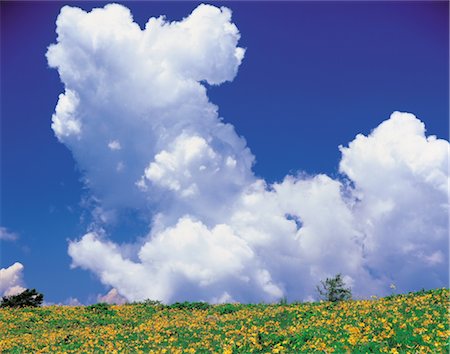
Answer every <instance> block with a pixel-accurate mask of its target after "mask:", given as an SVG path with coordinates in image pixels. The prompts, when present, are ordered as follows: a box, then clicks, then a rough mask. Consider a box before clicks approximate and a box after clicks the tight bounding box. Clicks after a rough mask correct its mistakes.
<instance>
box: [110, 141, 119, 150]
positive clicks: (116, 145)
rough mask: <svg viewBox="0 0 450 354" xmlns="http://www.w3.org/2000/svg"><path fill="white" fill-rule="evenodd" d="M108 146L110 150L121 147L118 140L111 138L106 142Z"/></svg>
mask: <svg viewBox="0 0 450 354" xmlns="http://www.w3.org/2000/svg"><path fill="white" fill-rule="evenodd" d="M108 147H109V148H110V149H111V150H120V149H122V146H121V145H120V142H119V141H118V140H112V141H110V142H109V143H108Z"/></svg>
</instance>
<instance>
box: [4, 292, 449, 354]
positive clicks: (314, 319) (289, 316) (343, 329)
mask: <svg viewBox="0 0 450 354" xmlns="http://www.w3.org/2000/svg"><path fill="white" fill-rule="evenodd" d="M448 308H449V289H436V290H431V291H423V292H418V293H410V294H407V295H395V296H390V297H387V298H381V299H372V300H361V301H346V302H341V303H337V304H332V303H328V302H321V303H298V304H289V305H286V304H279V305H266V304H258V305H240V304H224V305H216V306H210V305H208V304H204V303H183V304H175V305H172V306H163V305H159V304H156V303H139V304H132V305H122V306H108V305H104V304H97V305H93V306H88V307H68V306H49V307H42V308H26V309H0V352H2V353H21V352H27V353H28V352H33V353H37V352H46V353H55V352H62V351H63V352H72V353H75V352H94V351H96V352H98V351H102V352H108V353H113V352H115V351H117V352H133V353H134V352H139V351H141V352H157V353H164V352H170V353H210V352H219V353H232V352H263V353H266V352H273V353H279V352H308V353H310V352H326V353H331V352H339V353H341V352H366V353H367V352H390V353H397V352H405V351H407V352H423V353H427V352H429V353H431V352H433V353H435V352H448V343H449V336H450V331H449V325H448Z"/></svg>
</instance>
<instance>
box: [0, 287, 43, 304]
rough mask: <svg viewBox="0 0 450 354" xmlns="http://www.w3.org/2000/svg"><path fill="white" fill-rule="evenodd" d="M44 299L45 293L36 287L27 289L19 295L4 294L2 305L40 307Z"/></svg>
mask: <svg viewBox="0 0 450 354" xmlns="http://www.w3.org/2000/svg"><path fill="white" fill-rule="evenodd" d="M43 301H44V295H42V294H41V293H38V292H37V291H36V289H31V290H30V289H26V290H25V291H23V292H21V293H20V294H17V295H11V296H3V297H2V301H1V304H0V307H38V306H41V304H42V302H43Z"/></svg>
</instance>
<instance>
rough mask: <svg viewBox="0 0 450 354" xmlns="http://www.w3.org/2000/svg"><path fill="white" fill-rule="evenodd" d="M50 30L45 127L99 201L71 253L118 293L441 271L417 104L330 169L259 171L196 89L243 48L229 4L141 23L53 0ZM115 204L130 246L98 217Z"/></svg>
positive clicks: (218, 294)
mask: <svg viewBox="0 0 450 354" xmlns="http://www.w3.org/2000/svg"><path fill="white" fill-rule="evenodd" d="M57 33H58V39H57V43H56V44H54V45H52V46H50V47H49V50H48V53H47V58H48V61H49V65H50V66H51V67H54V68H57V69H58V72H59V74H60V76H61V79H62V81H63V82H64V84H65V89H66V94H65V95H63V96H60V100H59V102H58V105H57V107H56V112H55V114H54V116H53V125H52V127H53V130H54V132H55V134H56V136H57V137H58V139H59V140H60V141H61V142H62V143H64V144H65V145H66V146H67V147H68V148H69V149H70V150H71V151H72V152H73V154H74V157H75V159H76V160H77V163H78V164H79V165H80V167H81V169H82V171H84V176H85V181H86V184H87V186H88V187H89V188H90V191H91V192H92V200H95V201H96V203H95V205H94V206H92V208H91V211H92V219H93V225H91V228H90V232H88V233H87V234H86V235H84V236H82V237H81V239H79V240H75V241H72V242H70V245H69V254H70V256H71V257H72V260H73V266H78V267H82V268H84V269H87V270H90V271H92V272H93V273H95V274H96V275H97V276H98V277H99V279H100V281H101V282H102V283H104V284H106V285H108V286H111V287H113V288H114V290H115V291H116V292H117V294H120V295H121V296H123V297H124V298H126V299H127V300H129V301H135V300H143V299H147V298H149V299H159V300H163V301H177V300H180V301H181V300H207V301H213V302H223V301H228V300H230V301H240V302H246V301H261V300H264V301H274V300H277V299H279V298H281V297H282V296H287V297H288V298H289V299H290V300H298V299H300V300H301V299H310V298H311V296H312V295H314V290H315V285H316V284H318V282H319V280H321V279H324V278H325V277H327V276H332V275H334V274H336V273H338V272H341V273H343V275H344V277H345V279H346V281H347V282H348V283H349V284H350V283H351V284H352V286H353V287H354V293H355V294H356V295H363V296H364V295H365V296H369V295H373V294H383V293H387V292H388V291H389V289H388V287H389V284H391V283H392V282H395V283H396V284H397V288H398V291H409V290H413V289H416V288H421V287H437V286H444V285H447V279H448V255H447V254H446V253H444V252H443V251H442V250H447V249H448V239H447V236H448V230H449V228H448V219H447V218H448V182H449V180H448V166H447V164H448V148H449V144H448V142H447V141H445V140H439V139H437V138H436V137H427V136H426V135H425V128H424V124H423V123H422V122H421V121H420V120H419V119H417V118H416V117H415V116H414V115H412V114H408V113H399V112H395V113H394V114H393V115H392V116H391V117H390V119H388V120H386V121H385V122H383V123H381V124H380V125H379V126H378V127H377V128H376V129H375V130H374V131H373V132H371V134H369V135H368V136H364V135H358V136H357V137H356V138H355V139H354V140H353V141H352V142H350V144H349V146H348V147H340V149H341V152H342V160H341V162H340V171H341V173H342V176H341V177H340V179H332V178H330V177H328V176H326V175H322V174H319V175H316V176H287V177H286V178H285V179H284V180H283V181H281V182H279V183H275V184H273V185H268V184H267V183H266V182H265V181H264V180H262V179H257V178H256V177H255V176H254V174H253V172H252V164H253V161H254V157H253V155H252V154H251V152H250V150H249V149H248V147H247V146H246V142H245V140H244V139H243V138H241V137H239V136H238V135H237V134H236V132H235V131H234V127H233V126H231V125H230V124H226V123H224V122H223V121H222V120H221V118H220V117H219V116H218V113H217V111H218V110H217V107H216V106H214V105H213V104H212V103H211V102H209V100H208V97H207V95H206V88H205V86H204V81H206V82H208V83H210V84H214V85H218V84H220V83H223V82H225V81H231V80H233V78H234V77H235V75H236V73H237V70H238V67H239V65H240V63H241V61H242V59H243V56H244V50H243V49H242V48H239V47H238V46H237V42H238V40H239V38H240V34H239V31H238V30H237V28H236V26H235V25H234V24H233V23H232V22H231V12H230V11H229V10H228V9H226V8H221V9H218V8H216V7H214V6H210V5H200V6H199V7H197V8H196V9H195V10H194V11H193V12H192V13H191V14H190V15H189V16H188V17H186V18H185V19H183V20H181V21H178V22H167V21H166V20H165V19H164V18H163V17H160V18H151V19H150V20H149V21H148V23H147V25H146V26H145V29H143V30H141V28H140V27H139V26H138V25H137V24H136V23H134V22H133V20H132V16H131V14H130V12H129V10H128V9H126V8H125V7H123V6H121V5H117V4H115V5H107V6H105V8H103V9H94V10H93V11H91V12H89V13H87V12H84V11H83V10H80V9H77V8H71V7H67V6H66V7H64V8H63V9H62V10H61V14H60V15H59V17H58V20H57ZM127 208H133V209H135V210H140V215H148V224H149V231H148V234H147V235H143V238H140V239H139V240H136V243H135V244H134V245H133V247H131V248H130V247H129V245H127V246H121V245H119V244H116V243H114V242H113V241H111V240H110V239H109V238H108V235H107V234H106V233H105V231H103V230H104V229H105V228H104V227H103V226H104V225H108V224H111V223H113V222H115V220H117V219H118V218H120V215H121V214H120V211H121V210H124V209H127ZM115 294H116V293H113V294H112V295H111V294H109V295H110V296H111V297H113V295H114V296H115Z"/></svg>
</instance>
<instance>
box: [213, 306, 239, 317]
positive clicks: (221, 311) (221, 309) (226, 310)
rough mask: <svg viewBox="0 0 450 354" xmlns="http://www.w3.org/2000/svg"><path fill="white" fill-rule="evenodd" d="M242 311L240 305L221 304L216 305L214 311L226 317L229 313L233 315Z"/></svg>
mask: <svg viewBox="0 0 450 354" xmlns="http://www.w3.org/2000/svg"><path fill="white" fill-rule="evenodd" d="M240 309H241V305H239V304H221V305H216V306H215V307H214V310H215V311H216V312H217V313H218V314H219V315H225V314H227V313H233V312H236V311H239V310H240Z"/></svg>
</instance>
